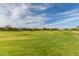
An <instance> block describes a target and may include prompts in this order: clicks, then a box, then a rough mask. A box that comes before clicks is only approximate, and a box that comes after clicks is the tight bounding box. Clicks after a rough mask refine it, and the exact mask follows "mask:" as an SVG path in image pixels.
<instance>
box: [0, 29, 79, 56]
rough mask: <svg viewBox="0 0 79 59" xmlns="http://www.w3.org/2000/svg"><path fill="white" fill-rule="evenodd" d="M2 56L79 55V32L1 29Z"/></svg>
mask: <svg viewBox="0 0 79 59" xmlns="http://www.w3.org/2000/svg"><path fill="white" fill-rule="evenodd" d="M0 55H1V56H47V55H48V56H64V55H65V56H72V55H73V56H75V55H76V56H77V55H78V56H79V33H74V32H71V31H63V30H62V31H14V32H12V31H0Z"/></svg>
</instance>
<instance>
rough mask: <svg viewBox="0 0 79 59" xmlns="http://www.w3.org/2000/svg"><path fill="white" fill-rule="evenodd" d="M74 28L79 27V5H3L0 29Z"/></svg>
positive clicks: (0, 8)
mask: <svg viewBox="0 0 79 59" xmlns="http://www.w3.org/2000/svg"><path fill="white" fill-rule="evenodd" d="M6 25H10V26H12V27H29V28H36V27H38V28H42V27H47V28H53V27H55V28H72V27H76V26H79V4H77V3H74V4H71V3H65V4H58V3H57V4H56V3H52V4H51V3H42V4H41V3H37V4H36V3H32V4H31V3H24V4H23V3H12V4H11V3H9V4H8V3H7V4H6V3H4V4H3V3H2V4H0V27H4V26H6Z"/></svg>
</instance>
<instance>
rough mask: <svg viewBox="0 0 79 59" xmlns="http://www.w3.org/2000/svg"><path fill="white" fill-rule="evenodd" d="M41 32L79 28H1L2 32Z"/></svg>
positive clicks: (77, 28)
mask: <svg viewBox="0 0 79 59" xmlns="http://www.w3.org/2000/svg"><path fill="white" fill-rule="evenodd" d="M40 30H79V26H77V27H76V28H71V29H68V28H65V29H58V28H45V27H43V28H25V27H24V28H22V27H21V28H16V27H11V26H5V27H0V31H40Z"/></svg>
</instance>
